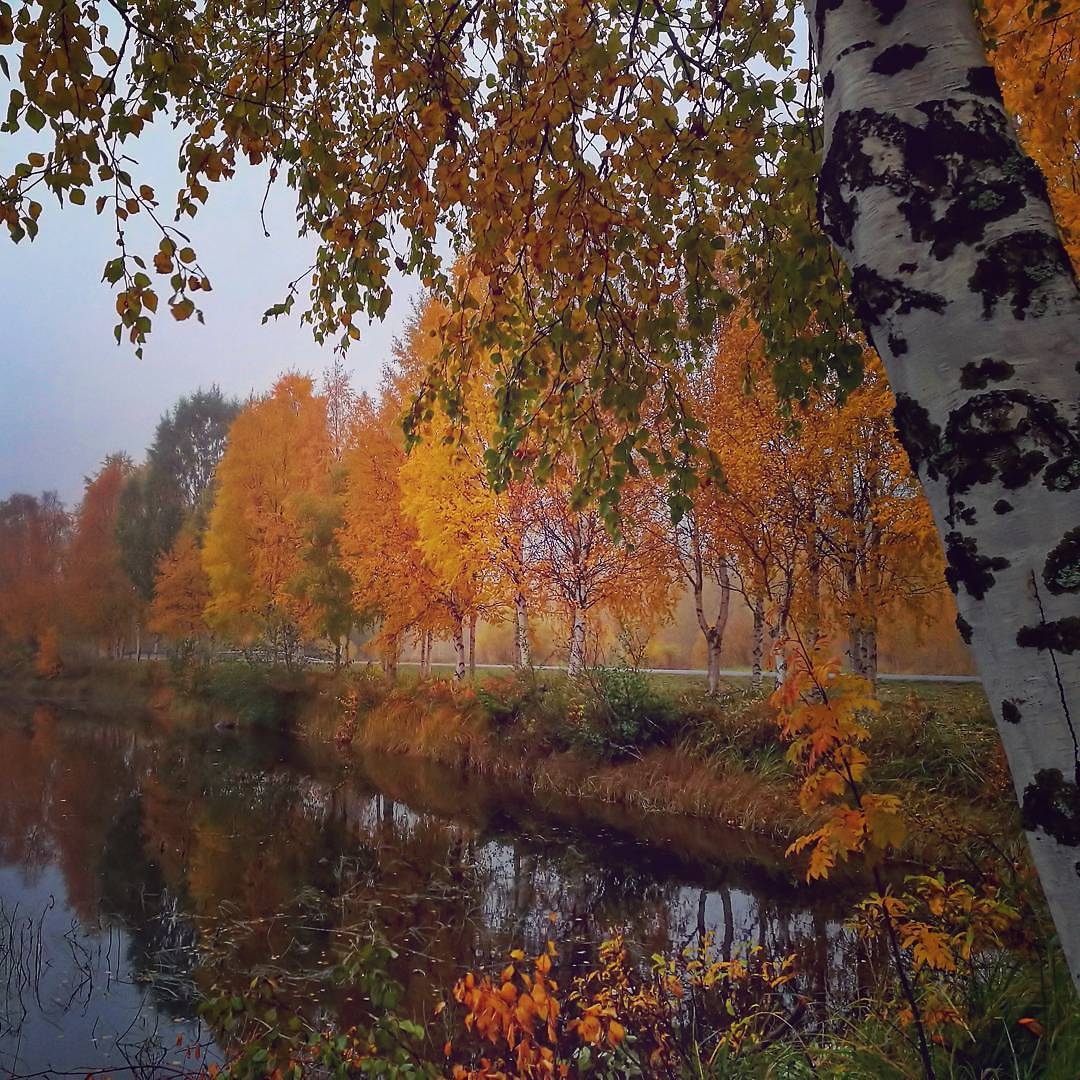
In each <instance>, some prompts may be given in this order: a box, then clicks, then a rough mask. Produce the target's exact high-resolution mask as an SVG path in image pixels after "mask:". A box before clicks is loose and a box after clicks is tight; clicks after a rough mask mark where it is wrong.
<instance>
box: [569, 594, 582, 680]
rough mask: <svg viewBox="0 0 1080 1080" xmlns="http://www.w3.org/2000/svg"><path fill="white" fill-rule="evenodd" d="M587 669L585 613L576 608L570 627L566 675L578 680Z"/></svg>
mask: <svg viewBox="0 0 1080 1080" xmlns="http://www.w3.org/2000/svg"><path fill="white" fill-rule="evenodd" d="M584 668H585V611H584V609H582V608H580V607H575V608H574V619H573V622H572V624H571V627H570V655H569V659H568V660H567V664H566V673H567V674H568V675H569V676H570V678H572V679H573V678H576V677H577V676H578V675H580V674H581V672H582V671H583V670H584Z"/></svg>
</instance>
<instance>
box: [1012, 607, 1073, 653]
mask: <svg viewBox="0 0 1080 1080" xmlns="http://www.w3.org/2000/svg"><path fill="white" fill-rule="evenodd" d="M1016 644H1017V645H1019V646H1020V647H1021V648H1024V649H1038V650H1039V652H1042V651H1043V650H1044V649H1052V650H1053V651H1054V652H1061V653H1074V652H1078V651H1080V616H1076V615H1067V616H1066V617H1065V618H1064V619H1055V620H1054V621H1053V622H1046V623H1040V624H1039V625H1038V626H1022V627H1020V631H1019V633H1018V634H1017V635H1016Z"/></svg>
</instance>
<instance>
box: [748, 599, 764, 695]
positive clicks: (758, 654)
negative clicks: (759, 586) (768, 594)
mask: <svg viewBox="0 0 1080 1080" xmlns="http://www.w3.org/2000/svg"><path fill="white" fill-rule="evenodd" d="M764 655H765V598H764V597H763V596H761V595H758V596H755V597H754V657H753V661H752V671H753V676H752V677H751V679H750V685H751V686H752V687H753V688H754V689H755V690H760V689H761V683H762V678H761V660H762V657H763V656H764Z"/></svg>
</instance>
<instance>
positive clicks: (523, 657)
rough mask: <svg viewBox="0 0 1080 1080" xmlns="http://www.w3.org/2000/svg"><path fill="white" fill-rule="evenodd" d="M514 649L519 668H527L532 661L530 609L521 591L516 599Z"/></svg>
mask: <svg viewBox="0 0 1080 1080" xmlns="http://www.w3.org/2000/svg"><path fill="white" fill-rule="evenodd" d="M514 647H515V656H516V657H517V666H518V667H519V668H522V669H524V668H527V667H528V666H529V662H530V660H531V659H532V658H531V656H530V654H529V608H528V601H527V599H526V597H525V594H524V593H523V592H521V591H520V590H519V591H518V593H517V595H516V596H515V597H514Z"/></svg>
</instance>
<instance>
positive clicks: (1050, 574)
mask: <svg viewBox="0 0 1080 1080" xmlns="http://www.w3.org/2000/svg"><path fill="white" fill-rule="evenodd" d="M1043 581H1045V582H1046V587H1047V588H1048V589H1049V590H1050V591H1051V592H1052V593H1055V594H1056V595H1058V596H1060V595H1061V594H1062V593H1067V592H1070V593H1073V592H1080V526H1078V527H1077V528H1075V529H1070V530H1069V531H1068V532H1067V533H1066V534H1065V536H1064V537H1063V539H1062V541H1061V543H1060V544H1058V545H1057V547H1055V548H1054V550H1053V551H1051V552H1050V554H1049V555H1047V556H1046V564H1045V566H1044V567H1043Z"/></svg>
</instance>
